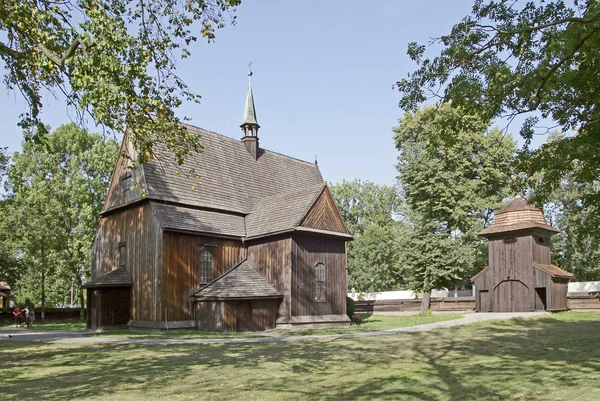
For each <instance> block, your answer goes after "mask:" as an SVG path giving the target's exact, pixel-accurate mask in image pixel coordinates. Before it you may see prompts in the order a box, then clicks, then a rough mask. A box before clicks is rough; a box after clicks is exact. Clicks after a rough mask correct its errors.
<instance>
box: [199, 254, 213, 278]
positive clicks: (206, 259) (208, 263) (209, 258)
mask: <svg viewBox="0 0 600 401" xmlns="http://www.w3.org/2000/svg"><path fill="white" fill-rule="evenodd" d="M212 279H213V254H212V252H211V251H210V250H208V249H202V250H201V251H200V284H208V283H210V282H211V281H212Z"/></svg>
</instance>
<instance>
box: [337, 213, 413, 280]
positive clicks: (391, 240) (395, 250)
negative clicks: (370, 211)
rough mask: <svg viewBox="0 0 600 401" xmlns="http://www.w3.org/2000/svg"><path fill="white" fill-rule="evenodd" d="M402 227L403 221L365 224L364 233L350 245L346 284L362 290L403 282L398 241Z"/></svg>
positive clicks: (401, 258) (401, 260)
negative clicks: (381, 224) (348, 274)
mask: <svg viewBox="0 0 600 401" xmlns="http://www.w3.org/2000/svg"><path fill="white" fill-rule="evenodd" d="M401 230H403V225H402V224H400V223H397V222H394V223H393V224H388V225H384V226H380V225H377V224H370V225H369V226H367V228H366V230H365V232H364V233H363V235H361V236H358V237H357V239H356V240H355V241H354V242H353V243H352V245H351V246H349V250H348V266H349V269H350V273H351V275H350V276H349V281H348V286H349V287H351V288H352V287H354V288H356V289H359V290H360V291H363V292H364V291H366V292H373V291H375V292H376V291H389V290H394V289H397V288H400V287H402V286H403V284H404V283H405V282H404V272H405V271H404V269H403V255H402V253H401V248H400V246H399V243H398V238H399V234H400V232H401Z"/></svg>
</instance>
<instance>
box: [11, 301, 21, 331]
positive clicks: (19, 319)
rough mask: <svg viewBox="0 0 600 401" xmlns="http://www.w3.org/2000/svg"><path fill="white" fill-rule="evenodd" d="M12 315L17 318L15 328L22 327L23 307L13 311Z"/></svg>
mask: <svg viewBox="0 0 600 401" xmlns="http://www.w3.org/2000/svg"><path fill="white" fill-rule="evenodd" d="M12 314H13V315H14V316H15V326H17V327H19V326H21V307H20V306H19V305H17V306H16V308H15V309H13V311H12Z"/></svg>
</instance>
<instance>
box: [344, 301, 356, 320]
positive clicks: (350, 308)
mask: <svg viewBox="0 0 600 401" xmlns="http://www.w3.org/2000/svg"><path fill="white" fill-rule="evenodd" d="M355 309H356V308H355V306H354V300H353V299H352V298H350V297H346V315H347V316H348V317H349V318H350V319H352V316H354V310H355Z"/></svg>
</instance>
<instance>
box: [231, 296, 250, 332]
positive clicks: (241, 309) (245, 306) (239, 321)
mask: <svg viewBox="0 0 600 401" xmlns="http://www.w3.org/2000/svg"><path fill="white" fill-rule="evenodd" d="M235 309H236V328H235V329H236V331H254V326H253V324H252V304H251V303H250V302H247V301H241V302H238V303H237V304H236V307H235Z"/></svg>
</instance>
